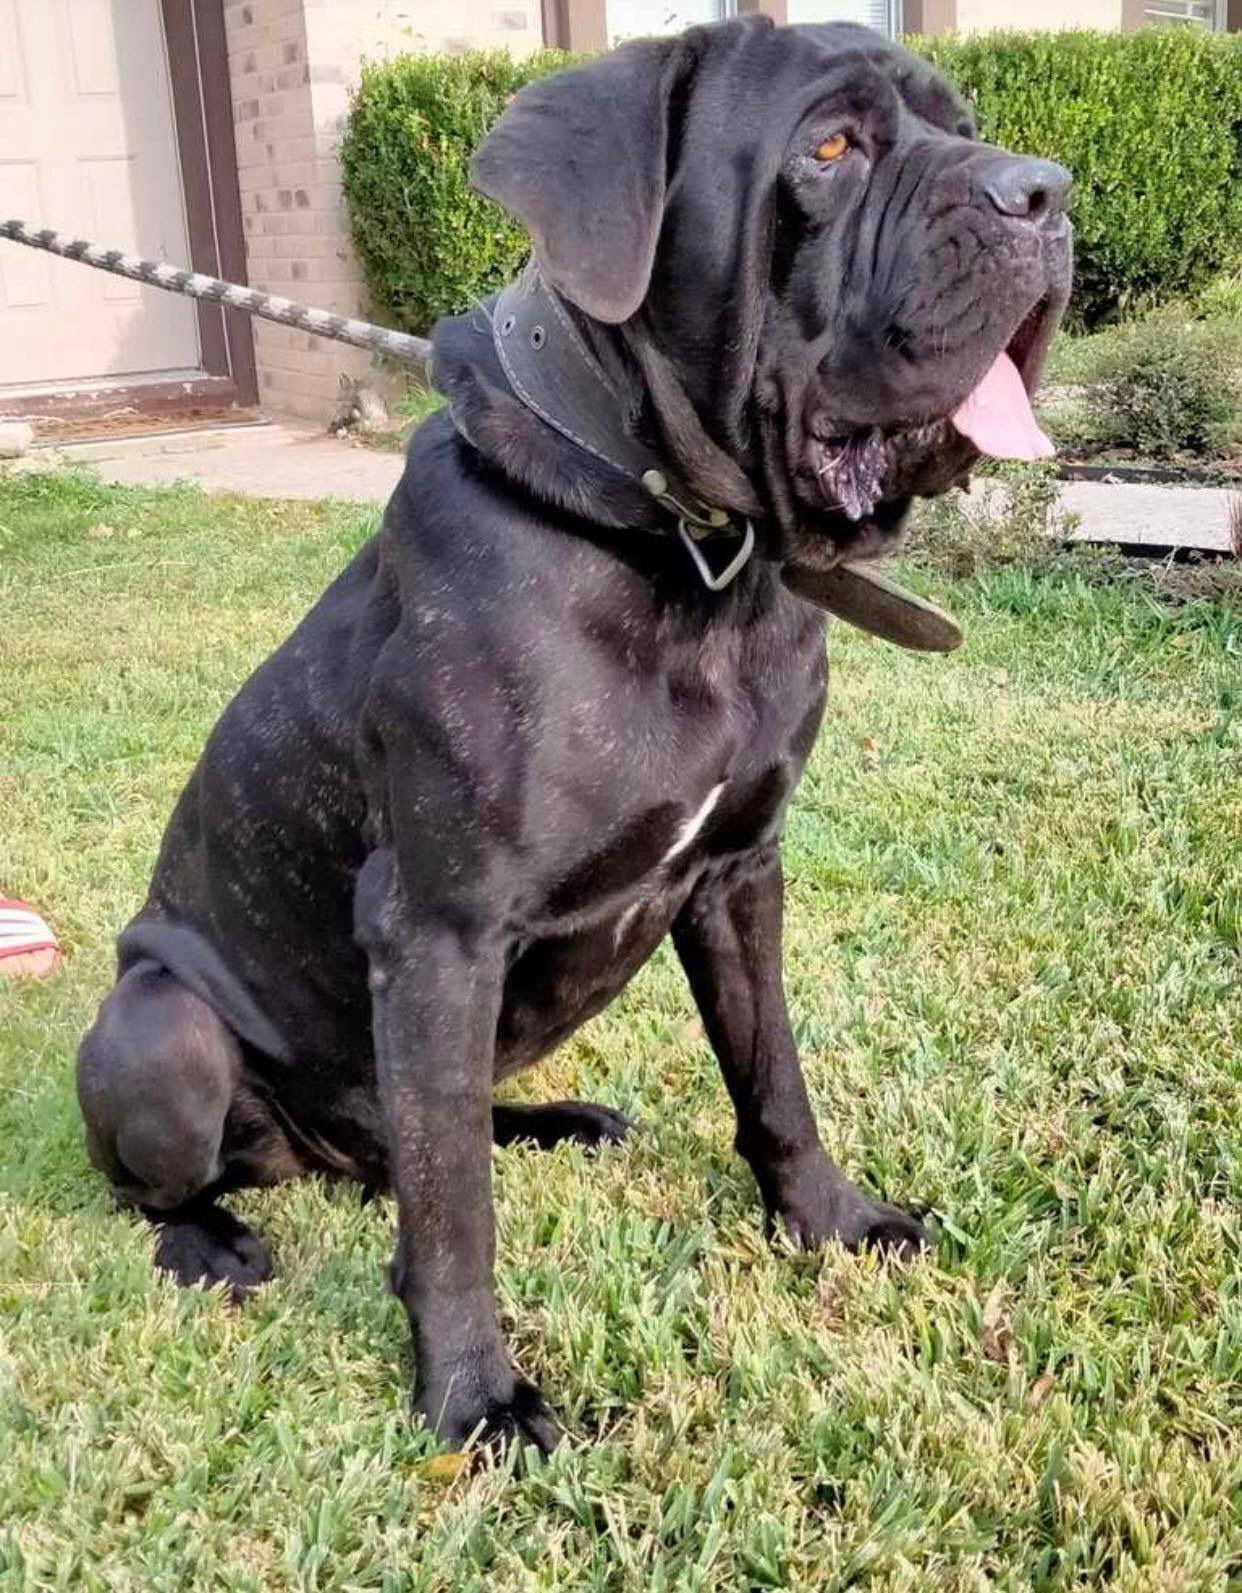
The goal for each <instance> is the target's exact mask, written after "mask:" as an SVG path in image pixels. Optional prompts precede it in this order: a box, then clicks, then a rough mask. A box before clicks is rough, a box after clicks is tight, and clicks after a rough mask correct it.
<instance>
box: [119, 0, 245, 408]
mask: <svg viewBox="0 0 1242 1593" xmlns="http://www.w3.org/2000/svg"><path fill="white" fill-rule="evenodd" d="M160 9H161V11H162V12H163V19H164V47H165V53H166V55H167V58H168V75H169V83H170V85H171V88H172V101H173V116H174V119H175V122H176V128H177V154H178V157H179V159H180V162H181V183H182V190H183V193H184V196H185V222H186V233H187V236H188V238H189V244H190V258H189V261H188V264H189V266H190V269H191V270H192V271H202V272H203V273H205V274H206V275H207V276H212V277H223V278H224V279H225V281H227V282H237V283H241V284H242V285H244V284H245V282H246V243H245V235H244V232H243V229H242V205H241V190H240V188H239V187H238V182H237V146H236V144H235V142H234V138H233V96H232V91H231V88H230V85H229V55H228V39H227V37H226V35H225V31H224V4H223V0H160ZM102 241H106V240H101V242H102ZM196 309H197V312H198V337H199V348H200V357H201V361H202V368H203V371H204V373H205V375H206V376H207V377H209V378H214V381H213V382H212V384H211V385H212V390H213V398H214V397H216V396H217V395H218V401H220V402H225V403H227V402H230V401H231V402H233V403H237V404H254V403H256V402H257V401H258V396H259V385H258V378H257V375H256V372H255V362H254V334H253V331H252V330H251V325H250V317H249V316H248V315H246V314H245V313H244V312H243V311H241V310H226V309H224V308H222V306H220V305H218V304H208V303H205V302H204V301H203V300H197V301H196ZM226 387H228V388H231V389H232V392H231V393H229V392H227V391H226V390H225V389H226Z"/></svg>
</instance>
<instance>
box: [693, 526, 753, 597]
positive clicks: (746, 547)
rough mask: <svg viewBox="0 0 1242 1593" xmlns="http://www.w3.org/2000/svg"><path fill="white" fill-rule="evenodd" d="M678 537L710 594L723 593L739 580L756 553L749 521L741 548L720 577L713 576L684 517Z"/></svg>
mask: <svg viewBox="0 0 1242 1593" xmlns="http://www.w3.org/2000/svg"><path fill="white" fill-rule="evenodd" d="M677 535H678V536H679V537H680V538H681V540H682V543H683V545H684V547H685V549H686V552H687V553H688V554H689V555H690V557H691V558H692V559H693V561H694V567H695V569H696V570H697V571H698V572H699V578H700V580H701V581H702V582H703V585H704V586H705V587H706V588H707V590H708V591H709V592H723V591H724V589H725V587H726V586H729V585H730V584H731V583H732V582H734V581H735V580H737V578H738V576H739V575H740V574H741V573H742V571H743V570H744V569H745V568H746V565H747V562H748V561H749V559H750V556H751V554H752V553H753V552H754V551H755V528H754V526H753V525H751V523H750V521H749V520H747V522H746V534H745V536H744V537H743V538H742V546H741V548H740V549H739V550H738V552H737V553H736V554H735V555H734V557H733V558H732V559H730V561H729V563H728V564H726V565H725V567H724V569H723V570H721V572H720V574H719V575H713V574H712V567H711V565H710V564H709V563H708V562H707V560H706V559H705V558H704V557H703V554H702V551H701V549H700V548H699V545H698V543H697V542H696V541H695V540H694V536H693V534H692V533H691V530H690V528H689V526H688V525H687V524H686V522H685V518H684V517H683V518H681V519H679V520H678V522H677Z"/></svg>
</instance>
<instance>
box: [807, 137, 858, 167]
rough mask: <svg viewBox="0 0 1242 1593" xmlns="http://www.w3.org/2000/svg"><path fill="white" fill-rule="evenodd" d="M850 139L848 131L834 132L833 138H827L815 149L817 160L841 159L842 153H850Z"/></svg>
mask: <svg viewBox="0 0 1242 1593" xmlns="http://www.w3.org/2000/svg"><path fill="white" fill-rule="evenodd" d="M849 149H850V140H849V135H848V134H847V133H834V134H833V135H832V137H831V138H826V139H825V140H824V141H823V143H822V144H821V145H820V146H819V148H818V149H817V150H816V151H815V159H816V160H826V161H833V160H840V159H841V157H842V155H846V154H848V153H849Z"/></svg>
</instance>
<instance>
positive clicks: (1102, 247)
mask: <svg viewBox="0 0 1242 1593" xmlns="http://www.w3.org/2000/svg"><path fill="white" fill-rule="evenodd" d="M911 42H913V43H914V44H915V47H916V48H917V49H919V50H920V52H921V53H922V54H924V55H926V56H928V57H929V58H930V59H931V60H933V61H935V63H936V64H937V65H938V66H939V67H941V68H942V69H943V70H944V71H945V72H946V73H947V74H948V76H949V77H951V78H952V79H953V80H954V81H955V82H956V83H957V85H958V86H959V88H961V89H962V90H963V91H964V92H965V93H967V94H968V95H969V96H970V98H971V99H972V100H973V101H974V104H975V108H976V111H977V113H978V117H979V125H980V130H981V132H982V133H983V136H984V137H985V138H988V139H992V140H993V141H995V142H996V143H998V144H1005V145H1007V146H1009V147H1010V148H1012V149H1020V150H1025V151H1027V152H1029V153H1030V154H1032V155H1044V156H1049V157H1051V158H1052V159H1054V160H1059V161H1061V162H1062V163H1063V164H1064V165H1066V166H1068V167H1069V168H1070V170H1071V171H1072V172H1073V173H1074V179H1075V184H1076V191H1075V199H1074V225H1075V230H1076V235H1077V272H1076V279H1075V288H1074V319H1075V320H1076V322H1077V323H1078V324H1079V325H1086V326H1097V325H1100V324H1102V323H1104V322H1106V321H1109V320H1115V319H1116V318H1117V317H1118V316H1119V315H1124V314H1125V313H1127V312H1128V311H1131V310H1133V309H1136V308H1138V307H1140V306H1144V305H1150V304H1155V303H1161V302H1165V301H1167V300H1170V299H1174V298H1178V297H1181V296H1182V295H1184V294H1189V293H1193V292H1194V291H1195V290H1196V289H1197V288H1199V287H1201V286H1202V285H1203V284H1204V283H1205V282H1206V281H1207V280H1208V279H1209V278H1210V277H1212V276H1214V275H1216V274H1217V273H1219V272H1223V271H1228V270H1230V269H1232V268H1233V267H1234V266H1235V265H1237V263H1238V262H1239V261H1242V36H1239V35H1237V34H1234V35H1229V34H1210V33H1206V32H1204V31H1203V30H1201V29H1198V28H1172V27H1170V28H1145V29H1143V30H1141V31H1139V32H1136V33H1086V32H1079V33H994V34H990V35H988V34H984V35H978V36H972V37H968V38H941V39H920V40H917V41H911Z"/></svg>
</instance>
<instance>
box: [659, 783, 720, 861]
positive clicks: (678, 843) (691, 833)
mask: <svg viewBox="0 0 1242 1593" xmlns="http://www.w3.org/2000/svg"><path fill="white" fill-rule="evenodd" d="M724 788H725V782H724V781H723V780H722V781H721V782H720V784H719V785H715V786H713V787H712V789H711V790H710V791H709V792H708V793H707V795H706V796H705V797H704V798H703V802H702V805H701V806H700V807H699V809H698V811H697V812H695V813H692V814H691V815H690V817H689V818H688V819H687V820H686V822H685V823H684V824H683V825H682V827H681V833H680V834H679V835H678V837H677V839H676V840H675V841H674V842H673V844H672V846H670V847H669V849H668V851H667V852H665V854H664V859H663V861H664V863H671V862H672V861H673V859H674V858H675V857H676V856H677V855H678V853H680V852H684V851H685V849H686V848H687V847H688V846H689V845H690V843H691V841H693V840H694V838H695V836H696V835H697V834H698V833H699V831H700V830H701V829H702V828H703V826H704V825H705V824H706V823H707V821H708V819H709V817H710V816H711V812H712V809H713V808H714V807H715V806H716V804H717V802H719V801H720V793H721V792H722V791H723V790H724ZM661 866H663V865H661Z"/></svg>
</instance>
